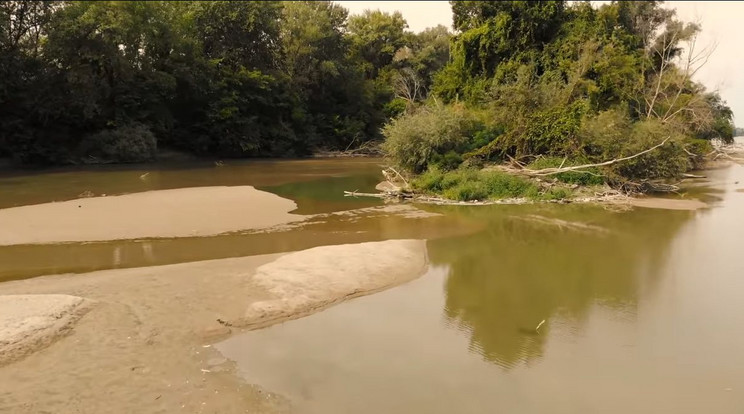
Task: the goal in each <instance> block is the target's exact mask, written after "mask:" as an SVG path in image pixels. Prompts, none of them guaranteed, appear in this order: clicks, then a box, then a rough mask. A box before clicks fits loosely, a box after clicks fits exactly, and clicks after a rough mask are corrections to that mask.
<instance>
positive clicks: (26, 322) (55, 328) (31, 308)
mask: <svg viewBox="0 0 744 414" xmlns="http://www.w3.org/2000/svg"><path fill="white" fill-rule="evenodd" d="M87 308H88V307H87V306H86V301H85V300H84V299H83V298H80V297H77V296H70V295H2V296H0V365H4V364H6V363H9V362H11V361H12V360H14V359H18V358H20V357H22V356H24V355H26V354H28V353H30V352H33V351H35V350H37V349H39V348H42V347H44V346H45V345H48V344H50V343H52V342H54V340H55V339H57V338H58V337H59V336H60V335H62V334H63V333H65V332H66V331H68V330H69V329H70V328H71V326H72V324H73V323H74V322H75V321H76V320H77V319H78V318H79V317H80V316H81V315H82V314H83V313H84V311H85V310H87Z"/></svg>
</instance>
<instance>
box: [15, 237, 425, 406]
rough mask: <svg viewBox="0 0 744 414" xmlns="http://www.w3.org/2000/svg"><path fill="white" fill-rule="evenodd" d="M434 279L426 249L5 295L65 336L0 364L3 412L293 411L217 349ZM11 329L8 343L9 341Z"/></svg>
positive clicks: (345, 248) (49, 283)
mask: <svg viewBox="0 0 744 414" xmlns="http://www.w3.org/2000/svg"><path fill="white" fill-rule="evenodd" d="M425 268H426V247H425V242H424V241H421V240H389V241H384V242H372V243H361V244H349V245H339V246H325V247H317V248H313V249H309V250H305V251H300V252H296V253H290V254H286V255H266V256H253V257H244V258H236V259H221V260H211V261H203V262H195V263H183V264H176V265H167V266H156V267H145V268H134V269H117V270H104V271H98V272H92V273H86V274H78V275H54V276H43V277H38V278H34V279H27V280H20V281H14V282H7V283H3V284H0V298H2V297H3V296H1V295H24V296H23V297H18V296H16V297H9V296H6V297H5V299H4V302H3V301H0V303H3V304H4V305H3V306H4V307H3V312H5V309H6V307H7V306H10V307H11V308H13V307H14V306H17V305H18V304H19V303H20V302H19V301H26V302H27V303H31V302H34V301H37V303H38V304H43V303H46V305H50V304H54V305H50V306H51V308H49V307H48V306H46V305H43V306H42V305H38V306H35V307H34V309H35V310H34V309H31V310H30V311H29V312H27V313H26V314H25V315H26V316H28V317H29V318H32V319H33V318H34V317H35V316H39V315H41V316H42V317H41V319H35V321H36V322H37V325H36V327H37V328H39V327H40V326H42V327H44V326H46V327H47V328H48V329H51V331H47V332H57V333H58V335H56V336H55V337H54V338H55V339H57V340H56V342H54V343H52V344H50V345H48V346H46V347H39V346H38V344H36V345H33V344H32V345H28V344H27V345H23V344H20V345H19V342H18V341H16V342H15V345H10V346H13V347H14V348H15V349H19V348H24V347H27V349H25V351H27V352H26V353H25V355H24V356H23V357H22V358H20V359H16V360H15V361H13V362H9V363H6V364H5V365H4V366H1V365H0V384H3V387H0V412H6V411H7V412H12V413H39V412H54V413H63V412H64V413H67V412H79V413H132V412H136V413H171V412H188V413H200V412H203V413H245V412H252V413H262V412H277V411H283V410H284V409H286V408H287V402H286V401H284V400H283V399H282V398H279V397H277V396H273V395H271V394H269V393H266V392H264V391H263V390H261V389H260V388H259V387H257V386H253V385H250V384H245V383H244V382H242V381H241V380H240V379H239V378H238V377H237V376H236V375H235V374H234V372H233V370H234V367H233V366H232V364H231V363H230V362H228V361H226V360H225V359H224V358H222V357H221V355H220V354H219V353H218V352H217V351H215V350H213V349H212V348H211V345H210V344H212V343H214V342H216V341H218V340H220V339H222V338H225V337H226V336H227V335H229V334H231V333H232V332H235V331H237V330H242V329H249V328H255V327H259V326H266V325H268V324H271V323H277V322H281V321H283V320H286V319H288V318H294V317H299V316H302V315H306V314H308V313H311V312H314V311H318V310H320V309H323V308H325V307H327V306H331V305H333V304H335V303H339V302H341V301H343V300H346V299H349V298H352V297H355V296H360V295H364V294H367V293H371V292H375V291H378V290H381V289H385V288H388V287H391V286H395V285H397V284H401V283H404V282H406V281H408V280H411V279H414V278H416V277H418V276H420V275H422V274H423V272H424V271H425ZM37 295H44V296H37ZM46 295H55V296H46ZM56 295H69V296H56ZM8 298H10V299H8ZM80 298H85V300H86V301H90V303H91V304H92V305H91V308H90V310H89V311H88V312H87V313H86V314H85V315H84V316H82V317H81V318H79V319H78V320H77V322H76V323H75V324H74V325H72V322H69V323H65V324H64V326H66V327H67V328H66V329H59V330H56V328H55V326H56V325H54V324H55V323H56V322H55V321H54V319H55V318H46V317H45V316H48V315H53V314H55V312H57V314H59V312H62V310H63V309H66V307H69V306H72V305H73V304H78V305H79V304H80V303H81V302H80V301H82V299H80ZM69 310H70V309H68V310H67V311H69ZM67 311H65V312H67ZM13 312H20V311H18V310H13ZM17 315H20V314H17ZM20 319H24V318H20ZM0 323H4V324H7V327H10V326H11V325H12V326H16V327H18V326H20V325H24V323H25V322H19V318H18V317H16V318H0ZM7 327H6V326H0V333H3V335H7V334H5V333H6V332H11V329H6V328H7ZM70 327H71V329H70ZM17 331H18V329H15V330H13V332H17ZM26 332H29V331H28V330H26ZM18 337H19V335H16V336H12V337H11V336H10V335H7V337H0V343H2V344H5V345H6V347H7V346H8V344H9V343H11V342H13V341H12V338H18ZM47 338H50V336H49V335H47ZM3 341H4V342H3ZM46 342H51V341H50V340H47V341H46ZM31 351H35V352H33V353H30V354H29V352H31Z"/></svg>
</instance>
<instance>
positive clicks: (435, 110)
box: [382, 105, 483, 173]
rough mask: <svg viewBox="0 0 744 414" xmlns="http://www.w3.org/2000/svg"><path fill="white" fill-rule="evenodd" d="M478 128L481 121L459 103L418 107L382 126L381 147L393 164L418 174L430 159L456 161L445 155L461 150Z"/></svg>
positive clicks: (444, 162) (440, 161) (451, 162)
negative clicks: (382, 139)
mask: <svg viewBox="0 0 744 414" xmlns="http://www.w3.org/2000/svg"><path fill="white" fill-rule="evenodd" d="M482 129H483V125H482V123H480V122H478V120H477V119H476V117H475V116H474V115H473V114H472V113H471V112H469V111H468V110H467V109H466V108H464V107H463V106H461V105H450V106H443V105H436V106H430V107H422V108H419V109H418V110H416V111H414V112H411V113H408V114H404V115H402V116H400V117H398V118H396V119H394V120H393V121H391V122H390V123H389V124H387V125H385V127H384V128H383V131H382V133H383V135H384V136H385V142H384V143H383V145H382V147H383V150H384V151H385V153H386V154H387V155H388V157H389V158H390V160H391V161H392V162H393V163H394V164H396V165H397V166H400V167H401V168H403V169H405V170H407V171H410V172H414V173H420V172H422V171H425V170H426V168H427V166H428V165H429V163H430V162H431V161H432V159H433V158H437V161H438V163H439V164H441V165H442V166H444V167H450V166H451V165H453V164H455V163H458V161H459V160H458V159H457V158H456V157H453V156H452V154H450V155H446V154H449V153H450V151H454V152H455V153H462V152H463V151H462V148H466V147H467V144H468V141H469V140H470V137H472V136H473V135H474V134H475V133H476V132H477V131H479V130H482ZM437 154H439V156H437Z"/></svg>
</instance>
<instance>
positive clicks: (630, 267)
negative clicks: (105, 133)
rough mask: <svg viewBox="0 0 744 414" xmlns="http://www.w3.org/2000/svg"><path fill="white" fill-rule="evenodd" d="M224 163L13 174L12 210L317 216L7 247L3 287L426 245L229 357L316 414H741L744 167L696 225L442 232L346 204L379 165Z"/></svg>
mask: <svg viewBox="0 0 744 414" xmlns="http://www.w3.org/2000/svg"><path fill="white" fill-rule="evenodd" d="M226 164H227V165H225V166H223V167H216V166H214V165H211V164H202V165H193V164H189V165H182V166H173V167H167V168H166V167H158V168H154V167H148V168H142V167H138V166H135V167H127V168H121V167H107V168H96V169H90V170H87V171H66V170H60V171H53V172H49V171H47V172H43V173H35V174H21V173H18V174H13V175H8V174H6V175H4V176H0V190H1V191H0V208H6V207H12V206H19V205H28V204H36V203H45V202H50V201H61V200H69V199H74V198H77V197H78V195H79V194H82V193H84V192H90V193H93V194H95V195H102V194H107V195H114V194H124V193H131V192H139V191H148V190H157V189H169V188H181V187H192V186H208V185H254V186H256V187H258V188H259V189H264V190H266V191H270V192H273V193H276V194H278V195H280V196H282V197H286V198H290V199H292V200H294V201H295V202H296V203H297V205H298V208H297V210H296V211H295V212H294V213H296V214H301V215H308V216H311V217H309V218H308V219H307V220H306V221H305V222H303V223H301V225H298V226H293V225H291V226H287V227H286V228H280V229H275V230H277V231H271V232H266V231H257V232H235V233H229V234H222V235H218V236H212V237H185V238H171V239H164V238H156V239H145V240H125V241H111V242H95V243H60V244H39V245H21V246H2V247H0V281H3V280H9V279H18V278H25V277H33V276H38V275H43V274H52V273H63V272H85V271H91V270H97V269H109V268H120V267H136V266H151V265H158V264H168V263H179V262H187V261H196V260H207V259H216V258H224V257H239V256H247V255H254V254H263V253H275V252H286V251H294V250H299V249H304V248H309V247H314V246H319V245H328V244H339V243H356V242H363V241H372V240H385V239H391V238H423V239H427V240H428V254H429V260H430V263H431V268H430V270H429V272H428V273H427V274H426V275H425V276H423V277H422V278H420V279H418V280H416V281H414V282H411V283H409V284H406V285H404V286H400V287H398V288H394V289H391V290H389V291H386V292H382V293H378V294H375V295H371V296H368V297H363V298H358V299H354V300H352V301H349V302H347V303H344V304H341V305H337V306H335V307H332V308H330V309H328V310H326V311H323V312H321V313H318V314H315V315H312V316H309V317H306V318H302V319H298V320H294V321H290V322H287V323H284V324H281V325H277V326H274V327H271V328H268V329H263V330H259V331H252V332H247V333H244V334H240V335H236V336H234V337H232V338H230V339H228V340H227V341H225V342H223V343H220V344H218V345H217V347H218V348H219V349H220V350H221V351H222V352H223V354H224V355H225V356H226V357H228V358H230V359H232V360H234V361H236V362H237V365H238V367H239V373H240V375H241V376H242V377H243V378H244V379H245V380H246V381H248V382H250V383H255V384H259V385H260V386H261V387H263V388H264V389H266V390H268V391H272V392H276V393H280V394H283V395H285V396H286V397H288V398H289V399H290V400H291V401H292V403H293V405H294V406H295V407H296V408H297V411H298V412H301V413H302V412H307V413H329V412H354V413H378V412H387V413H410V412H426V413H452V412H457V413H486V412H488V413H491V412H508V413H511V412H516V413H544V412H551V413H577V412H580V413H585V412H586V413H591V412H602V413H627V412H644V413H645V412H649V413H699V412H703V411H704V412H711V413H737V414H741V413H744V353H743V352H742V350H743V349H744V262H743V261H742V260H741V256H742V255H741V252H742V249H743V248H744V244H743V243H742V242H744V236H742V235H743V234H744V220H742V216H741V211H743V210H742V209H744V192H743V191H742V190H743V189H744V168H743V167H739V166H734V167H731V168H727V169H722V170H717V171H713V172H710V173H709V174H710V177H709V179H707V180H696V182H695V186H694V189H692V190H691V194H694V196H695V197H698V198H701V199H704V200H706V201H708V202H709V203H711V207H710V208H708V209H703V210H698V211H667V210H654V209H644V208H637V209H634V210H632V211H611V210H607V209H604V208H601V207H597V206H588V205H535V206H488V207H484V206H476V207H452V206H448V207H443V206H421V208H422V209H424V210H426V211H427V212H430V213H437V214H439V216H436V217H426V218H410V217H406V216H405V215H404V214H396V213H394V212H391V211H390V210H389V209H385V208H383V206H382V203H381V202H380V201H379V200H376V199H364V198H350V197H343V195H342V194H343V191H344V190H359V191H372V189H373V187H374V185H375V184H376V183H377V181H378V179H379V176H380V173H379V170H380V166H379V160H338V159H334V160H306V161H277V162H274V161H248V162H227V163H226ZM144 174H147V175H144ZM143 175H144V177H143ZM0 231H2V229H0ZM542 320H545V323H544V324H543V325H542V326H540V329H539V331H536V329H535V328H536V327H537V326H538V325H539V324H540V322H541V321H542Z"/></svg>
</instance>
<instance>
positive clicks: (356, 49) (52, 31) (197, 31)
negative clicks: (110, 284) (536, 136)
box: [0, 1, 450, 164]
mask: <svg viewBox="0 0 744 414" xmlns="http://www.w3.org/2000/svg"><path fill="white" fill-rule="evenodd" d="M449 37H450V34H449V33H448V31H447V30H446V29H445V28H441V27H440V28H434V29H430V30H428V31H426V32H424V33H422V34H419V35H416V34H413V33H411V32H409V31H407V24H406V22H405V20H404V19H403V18H402V16H401V15H400V14H399V13H395V14H388V13H382V12H377V11H369V12H365V13H363V14H361V15H358V16H349V15H348V11H347V10H346V9H344V8H343V7H341V6H339V5H336V4H334V3H332V2H328V1H317V2H316V1H312V2H311V1H300V2H277V1H266V2H264V1H261V2H258V1H253V2H249V1H246V2H238V1H233V2H229V1H215V2H197V1H186V2H175V1H152V2H143V1H140V2H115V1H96V2H82V1H68V2H46V1H6V2H2V3H0V133H1V135H0V157H12V158H14V159H15V160H17V161H19V162H23V163H39V164H48V163H68V162H133V161H142V160H148V159H151V158H153V157H154V156H155V152H156V149H157V148H158V147H168V148H172V149H179V150H182V151H187V152H190V153H193V154H197V155H215V156H221V157H250V156H298V155H303V154H307V153H309V152H311V151H313V150H316V149H345V148H347V147H350V146H355V145H360V144H362V143H363V142H365V141H368V140H372V139H376V138H378V137H379V136H380V135H379V134H380V133H379V131H380V127H381V126H382V124H384V123H385V122H386V121H387V119H388V118H389V117H390V116H392V115H397V114H398V113H400V112H402V111H404V110H405V109H406V107H407V105H408V104H409V103H410V102H415V101H420V100H423V99H424V98H425V97H426V90H428V87H429V86H430V85H431V82H432V77H433V74H434V73H435V72H436V71H437V70H439V69H440V68H441V67H442V66H443V65H444V64H446V62H447V59H448V57H449ZM411 79H413V80H415V81H416V82H417V85H418V86H417V87H416V93H415V94H413V95H412V96H408V95H404V94H402V92H405V91H403V90H402V89H403V88H402V87H399V86H400V85H399V84H401V85H405V84H406V81H409V80H411ZM399 81H400V82H399ZM409 101H410V102H409Z"/></svg>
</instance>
